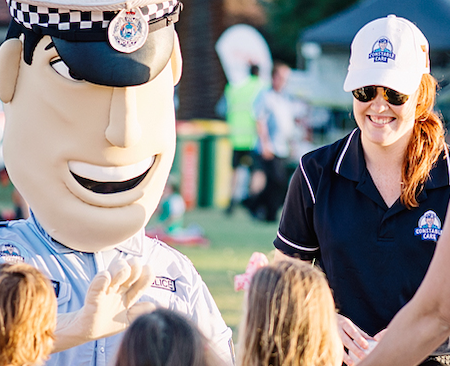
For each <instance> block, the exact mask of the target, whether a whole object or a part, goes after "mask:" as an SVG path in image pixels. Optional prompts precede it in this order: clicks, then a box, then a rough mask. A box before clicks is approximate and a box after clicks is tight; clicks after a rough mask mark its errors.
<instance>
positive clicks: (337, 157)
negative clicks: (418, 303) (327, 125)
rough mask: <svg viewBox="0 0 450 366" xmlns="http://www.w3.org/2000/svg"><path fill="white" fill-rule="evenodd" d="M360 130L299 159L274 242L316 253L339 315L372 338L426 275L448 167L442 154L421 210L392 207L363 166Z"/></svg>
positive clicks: (447, 189) (305, 254)
mask: <svg viewBox="0 0 450 366" xmlns="http://www.w3.org/2000/svg"><path fill="white" fill-rule="evenodd" d="M360 135H361V132H360V130H359V129H355V130H353V132H352V133H351V134H349V135H348V136H347V137H345V138H344V139H342V140H339V141H337V142H336V143H334V144H332V145H329V146H325V147H323V148H320V149H318V150H315V151H313V152H310V153H308V154H306V155H305V156H304V157H303V158H302V159H301V161H300V165H299V166H298V168H297V169H296V171H295V173H294V175H293V178H292V181H291V183H290V186H289V190H288V193H287V197H286V201H285V204H284V208H283V215H282V218H281V222H280V227H279V231H278V233H277V237H276V239H275V241H274V245H275V247H276V248H278V249H279V250H281V251H282V252H283V253H285V254H287V255H290V256H298V257H300V258H301V259H303V260H311V259H314V258H316V259H317V260H318V261H319V263H320V266H321V267H322V269H323V270H324V272H325V273H326V275H327V278H328V281H329V284H330V286H331V288H332V290H333V293H334V297H335V301H336V306H337V307H338V310H339V312H340V313H341V314H342V315H345V316H347V317H348V318H350V319H351V320H352V321H353V322H354V323H355V324H356V325H358V326H359V327H360V328H361V329H363V330H364V331H366V332H367V333H369V334H370V335H374V334H376V333H377V332H379V331H380V330H382V329H384V328H385V327H386V326H387V325H388V323H389V321H390V320H391V319H392V318H393V316H394V315H395V314H396V313H397V312H398V310H399V309H400V308H401V307H402V306H403V305H405V304H406V303H407V302H408V301H409V300H410V299H411V297H412V296H413V295H414V293H415V292H416V290H417V288H418V287H419V285H420V283H421V281H422V279H423V277H424V276H425V273H426V271H427V268H428V265H429V264H430V261H431V258H432V256H433V252H434V249H435V246H436V240H437V239H438V238H439V236H440V233H441V228H442V225H443V221H444V218H445V214H446V212H447V205H448V201H449V196H450V185H449V171H450V165H449V159H448V156H447V154H446V153H445V152H444V153H442V155H441V156H440V158H439V161H438V162H437V163H436V164H435V166H434V167H433V169H432V170H431V172H430V178H429V179H428V181H427V182H426V183H425V187H424V190H423V191H422V192H421V193H420V195H419V196H418V202H419V207H416V208H413V209H407V208H406V207H405V206H403V205H402V204H401V203H400V201H399V200H397V202H395V203H394V204H393V205H392V206H391V207H390V208H389V207H387V205H386V203H385V202H384V200H383V198H382V197H381V195H380V193H379V192H378V190H377V188H376V187H375V184H374V183H373V181H372V178H371V176H370V174H369V172H368V170H367V168H366V163H365V159H364V154H363V150H362V145H361V136H360ZM446 151H448V150H447V149H446Z"/></svg>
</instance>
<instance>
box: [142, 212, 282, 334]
mask: <svg viewBox="0 0 450 366" xmlns="http://www.w3.org/2000/svg"><path fill="white" fill-rule="evenodd" d="M152 223H153V221H150V225H152ZM189 223H197V224H199V225H200V226H202V227H203V229H204V230H205V234H206V236H207V237H208V239H209V240H210V241H211V244H210V246H209V247H207V248H204V247H191V248H187V247H181V246H179V247H176V248H177V249H178V250H180V251H181V252H182V253H184V254H186V255H187V256H188V257H189V258H190V260H191V261H192V262H193V263H194V265H195V267H196V268H197V270H198V272H199V273H200V275H201V276H202V278H203V280H204V281H205V283H206V285H207V286H208V288H209V290H210V292H211V294H212V296H213V297H214V299H215V301H216V303H217V306H218V307H219V309H220V311H221V313H222V316H223V318H224V320H225V322H226V323H227V324H228V326H230V327H231V329H232V330H233V338H234V340H235V341H237V329H238V326H239V322H240V320H241V313H242V302H243V297H244V293H243V292H242V291H240V292H235V291H234V276H235V275H236V274H240V273H244V272H245V268H246V266H247V263H248V260H249V259H250V256H251V255H252V253H253V252H255V251H258V252H262V253H265V254H267V255H269V256H270V253H271V251H272V250H273V245H272V241H273V239H274V238H275V235H276V231H277V228H278V224H276V223H275V224H272V223H270V224H268V223H262V222H259V221H255V220H254V219H252V218H251V217H250V216H249V215H248V214H247V212H245V211H244V210H243V209H240V208H238V209H236V211H235V213H234V214H233V215H232V216H226V215H225V214H224V212H223V210H219V209H212V208H208V209H206V208H204V209H200V208H198V209H195V210H193V211H189V212H187V213H186V224H189Z"/></svg>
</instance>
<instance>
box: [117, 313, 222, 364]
mask: <svg viewBox="0 0 450 366" xmlns="http://www.w3.org/2000/svg"><path fill="white" fill-rule="evenodd" d="M220 365H222V361H221V360H220V359H219V358H218V357H217V356H216V355H215V353H214V351H213V350H212V349H211V348H210V347H209V344H208V341H207V340H206V338H205V337H204V336H203V335H202V334H201V332H200V331H199V330H198V328H197V327H196V326H195V325H194V324H192V323H191V322H190V321H189V320H187V319H186V318H184V317H183V316H182V315H180V314H178V313H176V312H175V311H172V310H167V309H163V308H160V309H157V310H155V311H153V312H151V313H148V314H144V315H141V316H140V317H139V318H137V319H136V320H135V321H134V322H133V323H132V324H131V326H130V328H128V330H127V331H126V333H125V335H124V338H123V340H122V344H121V345H120V348H119V353H118V355H117V362H116V366H220Z"/></svg>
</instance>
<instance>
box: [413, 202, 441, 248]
mask: <svg viewBox="0 0 450 366" xmlns="http://www.w3.org/2000/svg"><path fill="white" fill-rule="evenodd" d="M441 233H442V230H441V220H439V217H438V216H437V215H436V212H434V211H432V210H428V211H427V212H425V213H424V214H423V215H422V216H421V217H420V219H419V222H418V227H417V228H415V229H414V235H416V236H418V235H421V236H422V240H432V241H437V240H438V239H439V237H440V236H441Z"/></svg>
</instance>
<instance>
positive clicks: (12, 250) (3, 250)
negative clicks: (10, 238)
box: [0, 244, 25, 264]
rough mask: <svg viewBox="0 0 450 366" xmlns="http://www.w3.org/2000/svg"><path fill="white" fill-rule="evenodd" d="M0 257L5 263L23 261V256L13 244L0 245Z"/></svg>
mask: <svg viewBox="0 0 450 366" xmlns="http://www.w3.org/2000/svg"><path fill="white" fill-rule="evenodd" d="M0 259H1V260H3V261H4V262H5V263H11V264H14V263H23V262H24V261H25V258H24V257H23V255H22V254H21V253H20V250H19V248H17V247H16V246H15V245H13V244H2V245H0Z"/></svg>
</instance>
